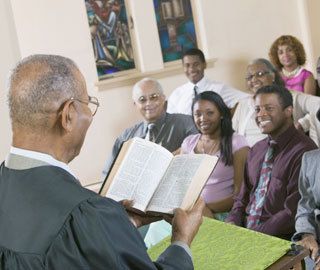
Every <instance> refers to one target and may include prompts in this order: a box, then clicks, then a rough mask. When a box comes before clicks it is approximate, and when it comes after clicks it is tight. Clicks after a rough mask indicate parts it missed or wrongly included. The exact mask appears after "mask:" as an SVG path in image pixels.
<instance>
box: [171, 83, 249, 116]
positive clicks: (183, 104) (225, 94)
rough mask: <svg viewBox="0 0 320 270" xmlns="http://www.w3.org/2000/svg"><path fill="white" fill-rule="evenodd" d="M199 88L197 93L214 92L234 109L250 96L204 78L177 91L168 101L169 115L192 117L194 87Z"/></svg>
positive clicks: (180, 87)
mask: <svg viewBox="0 0 320 270" xmlns="http://www.w3.org/2000/svg"><path fill="white" fill-rule="evenodd" d="M195 86H197V93H198V94H199V93H202V92H204V91H213V92H216V93H217V94H219V95H220V96H221V97H222V99H223V100H224V102H225V103H226V104H227V106H228V107H229V108H233V107H234V106H235V105H236V104H237V103H238V102H239V101H240V100H241V99H243V98H245V97H247V96H249V94H247V93H245V92H242V91H240V90H237V89H235V88H232V87H229V86H227V85H225V84H223V83H220V82H216V81H210V80H209V79H207V78H206V77H203V78H202V79H201V80H200V81H199V82H197V83H196V84H193V83H192V82H187V83H186V84H184V85H182V86H179V87H178V88H177V89H175V90H174V91H173V92H172V94H171V95H170V97H169V99H168V108H167V112H168V113H182V114H188V115H191V105H192V100H193V98H194V87H195Z"/></svg>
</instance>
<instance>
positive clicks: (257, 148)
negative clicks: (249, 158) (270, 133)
mask: <svg viewBox="0 0 320 270" xmlns="http://www.w3.org/2000/svg"><path fill="white" fill-rule="evenodd" d="M268 140H269V139H268V137H266V138H264V139H262V140H260V141H258V142H256V143H255V144H254V145H253V146H252V147H251V148H250V150H249V155H252V154H255V153H260V151H261V149H264V148H267V147H268Z"/></svg>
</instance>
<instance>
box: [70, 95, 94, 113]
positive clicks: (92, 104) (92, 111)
mask: <svg viewBox="0 0 320 270" xmlns="http://www.w3.org/2000/svg"><path fill="white" fill-rule="evenodd" d="M88 99H89V100H88V101H83V100H81V99H78V98H74V97H72V98H70V100H74V101H78V102H81V103H83V104H86V105H87V106H88V107H89V109H90V111H91V114H92V116H94V115H95V114H96V112H97V110H98V107H99V106H100V103H99V101H98V99H97V98H96V97H91V96H88Z"/></svg>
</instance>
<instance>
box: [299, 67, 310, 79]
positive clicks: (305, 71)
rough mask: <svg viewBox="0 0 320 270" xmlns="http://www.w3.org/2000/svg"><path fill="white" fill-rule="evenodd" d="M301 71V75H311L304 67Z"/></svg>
mask: <svg viewBox="0 0 320 270" xmlns="http://www.w3.org/2000/svg"><path fill="white" fill-rule="evenodd" d="M301 73H302V74H303V76H307V77H309V76H310V75H313V74H312V72H311V71H310V70H307V69H305V68H303V69H302V71H301Z"/></svg>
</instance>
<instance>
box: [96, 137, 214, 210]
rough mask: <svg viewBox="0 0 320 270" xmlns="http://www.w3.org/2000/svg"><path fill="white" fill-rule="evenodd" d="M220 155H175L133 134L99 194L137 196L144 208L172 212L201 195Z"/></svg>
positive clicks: (188, 205) (137, 206) (137, 207)
mask: <svg viewBox="0 0 320 270" xmlns="http://www.w3.org/2000/svg"><path fill="white" fill-rule="evenodd" d="M217 161H218V157H217V156H210V155H206V154H187V155H177V156H174V155H173V154H172V153H170V152H169V151H168V150H167V149H165V148H164V147H162V146H160V145H158V144H155V143H153V142H150V141H147V140H144V139H141V138H133V139H130V140H128V141H127V142H125V143H124V144H123V145H122V148H121V150H120V152H119V154H118V156H117V159H116V160H115V163H114V165H113V167H112V169H111V171H110V173H109V174H108V176H107V177H106V179H105V181H104V183H103V185H102V188H101V190H100V192H99V193H100V194H101V195H103V196H106V197H109V198H111V199H114V200H116V201H121V200H124V199H128V200H134V205H133V208H134V209H135V210H138V211H141V212H144V213H146V212H149V213H159V212H160V213H166V214H172V213H173V210H174V209H175V208H178V207H180V208H182V209H185V210H188V209H190V208H192V206H193V205H194V203H195V202H196V200H197V198H198V197H199V195H200V193H201V190H202V188H203V186H204V185H205V183H206V181H207V179H208V178H209V176H210V174H211V172H212V171H213V169H214V167H215V166H216V164H217Z"/></svg>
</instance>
